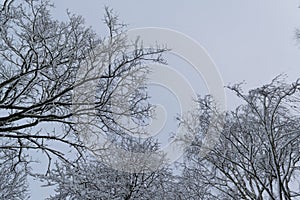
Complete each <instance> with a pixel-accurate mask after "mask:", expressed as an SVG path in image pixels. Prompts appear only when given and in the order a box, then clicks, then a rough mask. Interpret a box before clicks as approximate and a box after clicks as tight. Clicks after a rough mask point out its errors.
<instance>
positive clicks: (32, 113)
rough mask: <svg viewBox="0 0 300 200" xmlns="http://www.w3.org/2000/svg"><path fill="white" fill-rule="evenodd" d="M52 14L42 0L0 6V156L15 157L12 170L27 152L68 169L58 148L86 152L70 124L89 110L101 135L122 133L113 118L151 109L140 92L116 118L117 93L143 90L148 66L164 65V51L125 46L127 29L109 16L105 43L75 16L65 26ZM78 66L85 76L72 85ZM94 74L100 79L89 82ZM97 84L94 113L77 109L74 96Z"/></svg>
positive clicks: (14, 0) (137, 116)
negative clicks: (61, 162)
mask: <svg viewBox="0 0 300 200" xmlns="http://www.w3.org/2000/svg"><path fill="white" fill-rule="evenodd" d="M51 6H52V5H51V4H50V2H49V1H47V0H25V1H20V0H19V1H18V0H5V1H4V3H3V5H2V6H1V13H0V21H1V24H0V31H1V34H0V61H1V62H0V113H1V115H0V138H1V141H3V142H2V144H1V146H0V148H1V150H4V149H8V150H17V151H18V153H17V154H18V155H19V158H18V161H17V162H22V161H23V158H24V155H25V154H27V153H28V150H39V151H42V152H43V153H45V154H46V155H47V157H48V158H49V161H51V159H52V157H58V158H60V159H62V160H65V161H67V157H66V156H65V155H64V152H63V151H60V150H59V149H56V148H55V146H58V145H65V146H68V147H71V148H73V149H75V150H76V151H77V152H78V153H79V154H80V152H81V151H82V148H85V146H84V144H83V143H82V142H81V141H80V138H78V134H76V132H78V131H77V130H76V127H75V126H74V118H73V117H74V116H80V115H83V114H87V112H88V111H89V110H93V109H96V110H97V118H98V121H97V122H98V124H97V125H98V126H99V127H100V131H101V130H102V131H103V132H114V133H117V134H121V133H123V132H126V130H124V126H121V124H118V122H117V121H116V120H115V118H116V116H117V115H126V116H129V117H131V118H135V119H140V118H141V117H147V116H148V115H149V110H150V105H148V104H145V103H144V102H143V101H144V100H145V99H146V98H147V95H146V93H145V92H143V91H144V88H143V87H138V88H136V90H135V91H134V92H133V93H132V96H131V101H132V102H131V103H132V105H133V106H131V107H130V108H128V110H127V111H126V112H125V111H124V112H122V113H117V112H116V110H117V109H116V106H117V105H116V104H117V103H116V102H115V101H112V99H113V100H115V99H119V101H120V100H121V99H122V98H120V94H118V93H117V92H116V91H118V90H120V89H119V88H123V89H125V88H124V87H127V88H128V87H130V86H132V85H139V86H142V82H143V80H142V78H143V74H144V73H146V71H147V70H146V69H145V65H144V64H145V62H148V61H151V62H163V60H162V57H161V53H162V52H164V51H165V49H160V48H148V49H146V48H143V47H142V46H141V45H140V44H139V42H138V41H133V42H131V41H127V40H126V36H125V34H124V31H125V26H124V25H122V24H119V23H118V19H117V17H116V16H115V15H114V14H113V13H112V11H111V10H109V9H108V8H107V9H106V16H105V20H104V22H105V24H106V25H107V27H108V31H109V32H108V37H106V38H102V39H101V38H99V37H98V36H97V35H96V34H95V33H94V32H93V31H92V30H91V29H90V28H86V27H85V25H84V20H83V18H82V17H80V16H75V15H72V14H70V13H68V20H66V21H65V22H60V21H57V20H54V19H53V18H52V17H51V15H50V10H49V9H50V8H51ZM81 66H87V69H88V70H86V71H84V73H83V74H80V78H77V74H78V73H81V71H79V69H80V67H81ZM96 67H97V69H100V70H101V73H100V72H98V73H96V75H94V76H92V77H91V76H90V73H91V69H94V68H96ZM124 79H127V80H128V79H130V80H131V82H130V83H128V81H127V82H125V81H123V80H124ZM95 80H97V81H98V84H97V90H96V93H95V94H93V95H95V96H96V98H95V100H94V102H93V103H94V104H93V106H90V107H88V108H85V110H84V111H83V110H79V109H74V108H73V107H72V106H74V104H73V103H72V100H73V97H74V95H73V94H74V90H76V88H79V87H80V86H83V85H88V84H90V82H92V81H95ZM118 95H119V96H118ZM83 104H84V102H83ZM51 127H53V128H52V129H53V130H51ZM54 143H58V144H54Z"/></svg>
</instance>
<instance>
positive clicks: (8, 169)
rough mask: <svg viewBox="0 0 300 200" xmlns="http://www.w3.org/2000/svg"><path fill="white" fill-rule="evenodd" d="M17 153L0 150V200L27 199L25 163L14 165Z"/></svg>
mask: <svg viewBox="0 0 300 200" xmlns="http://www.w3.org/2000/svg"><path fill="white" fill-rule="evenodd" d="M18 156H19V155H18V154H17V152H14V151H10V150H7V149H1V148H0V199H3V200H4V199H15V200H26V199H28V198H29V191H28V184H27V179H26V177H27V168H26V163H21V164H19V165H18V166H16V165H15V162H14V161H15V160H16V159H17V158H18Z"/></svg>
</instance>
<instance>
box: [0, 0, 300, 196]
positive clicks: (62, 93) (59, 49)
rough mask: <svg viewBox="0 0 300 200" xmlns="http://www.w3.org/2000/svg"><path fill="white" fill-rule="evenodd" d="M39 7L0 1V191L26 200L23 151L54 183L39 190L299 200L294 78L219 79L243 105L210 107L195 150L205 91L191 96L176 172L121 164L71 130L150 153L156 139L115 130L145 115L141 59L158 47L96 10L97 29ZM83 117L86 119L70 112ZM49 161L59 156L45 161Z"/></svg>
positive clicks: (158, 58) (43, 4)
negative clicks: (104, 31)
mask: <svg viewBox="0 0 300 200" xmlns="http://www.w3.org/2000/svg"><path fill="white" fill-rule="evenodd" d="M51 7H52V5H51V4H50V2H49V1H47V0H4V2H3V4H2V5H1V7H0V139H1V140H0V179H1V180H0V197H1V198H3V199H26V198H28V191H27V183H26V175H27V174H28V170H29V167H28V163H29V161H30V159H31V158H32V156H28V155H30V153H31V152H32V151H39V152H42V153H43V154H44V155H46V157H47V158H48V160H49V165H48V170H47V172H48V173H47V174H46V175H40V176H38V177H39V178H40V179H41V180H43V181H46V182H47V184H46V185H47V186H50V185H56V186H57V187H56V194H53V195H52V196H51V197H50V199H180V200H182V199H189V200H190V199H195V200H196V199H197V200H198V199H223V200H225V199H253V200H254V199H256V200H258V199H259V200H262V199H274V200H275V199H280V200H289V199H297V198H300V182H299V179H297V177H299V175H300V174H299V172H300V171H299V170H300V162H299V160H300V152H299V149H300V117H299V111H300V108H299V106H300V104H299V101H300V96H299V93H300V80H297V81H296V82H294V83H292V84H286V83H285V82H284V80H282V79H281V78H282V77H277V78H275V79H274V80H273V81H272V82H271V83H270V84H267V85H264V86H262V87H260V88H257V89H253V90H250V91H249V93H247V94H246V93H244V92H243V91H242V89H241V87H240V85H234V86H231V87H228V88H229V89H230V90H232V91H234V92H235V93H236V95H237V97H239V98H240V99H241V100H242V101H243V103H242V104H241V105H240V106H238V107H237V108H236V110H234V111H230V112H226V113H225V114H224V113H222V114H221V115H222V116H225V123H223V122H222V124H224V127H223V128H222V129H215V131H216V132H217V134H215V135H220V137H219V138H217V140H218V143H217V145H216V146H215V147H214V148H213V149H209V152H210V153H209V154H207V155H206V156H205V157H203V155H202V154H201V149H203V146H205V144H203V138H204V137H205V135H206V133H207V129H208V128H209V127H211V116H212V114H214V115H215V113H216V109H215V107H214V106H213V104H212V99H211V98H209V97H207V98H204V99H199V101H198V103H199V109H198V110H196V111H195V113H193V114H192V115H191V116H192V118H189V119H188V121H185V119H182V121H181V124H180V125H183V126H188V130H189V131H190V133H187V136H190V135H192V136H193V138H194V141H193V142H192V145H191V146H190V147H189V148H188V149H187V152H186V155H185V157H184V162H183V163H181V164H179V165H180V166H181V169H182V173H180V174H177V175H175V174H174V173H172V169H171V168H170V167H169V166H165V167H162V168H159V169H155V170H152V171H149V170H148V169H146V168H143V166H140V167H141V168H140V170H139V172H133V173H130V172H125V171H122V170H116V169H112V168H110V167H109V166H107V165H105V164H104V163H102V162H100V161H99V160H95V158H94V157H91V156H90V155H89V154H88V153H87V152H86V151H85V150H86V149H89V150H91V148H90V146H87V143H86V142H83V138H84V137H86V135H83V134H82V132H87V133H93V131H95V132H96V133H97V134H103V135H105V136H107V137H108V138H110V139H111V141H112V142H113V143H115V144H117V145H118V146H119V147H120V148H123V149H125V150H126V151H128V152H136V151H137V152H156V151H157V149H158V144H157V143H156V142H154V141H152V140H140V139H132V138H128V137H127V136H126V135H127V133H131V134H132V133H134V134H138V133H139V132H141V131H142V130H141V129H140V128H139V127H141V125H144V123H145V121H147V119H149V117H151V105H150V104H149V103H148V102H147V99H148V96H147V91H146V87H145V85H144V82H145V80H146V76H147V73H148V68H147V67H146V64H147V63H148V62H160V63H164V60H163V58H162V54H163V53H164V52H165V51H166V49H165V48H160V47H155V48H144V47H143V46H142V45H141V42H140V41H138V40H136V41H128V40H127V38H126V34H125V30H126V26H125V25H123V24H120V23H119V21H118V18H117V17H116V16H115V15H114V14H113V13H112V11H111V10H109V9H108V8H106V9H105V12H106V15H105V18H104V23H105V24H106V26H107V27H108V36H107V37H103V38H100V37H98V36H97V34H96V33H95V32H93V31H92V30H91V29H90V28H86V26H85V24H84V20H83V18H82V17H80V16H76V15H72V14H70V13H67V15H68V19H67V20H66V21H58V20H55V19H53V18H52V17H51V14H50V9H51ZM87 88H88V89H90V88H92V89H91V90H88V91H86V90H87ZM91 91H92V92H91ZM90 115H93V118H92V123H91V121H89V120H87V121H85V120H82V119H85V117H86V116H90ZM124 117H125V118H126V119H130V120H131V121H132V122H134V123H135V124H136V127H128V126H126V125H127V124H126V123H125V124H124V123H123V122H124V121H123V120H122V119H123V118H124ZM221 118H222V117H220V119H221ZM78 119H79V120H78ZM217 119H218V118H217ZM82 135H83V136H84V137H82ZM87 137H91V138H93V137H92V135H88V136H87ZM62 146H64V147H65V149H66V148H68V150H69V149H71V151H73V153H74V154H75V155H76V156H75V157H76V161H75V162H70V159H71V158H73V157H74V156H71V157H69V156H67V155H66V151H65V149H64V148H62ZM63 149H64V150H63ZM53 158H56V159H58V160H59V161H61V162H57V164H56V165H55V166H52V165H51V160H52V159H53ZM30 173H31V172H30Z"/></svg>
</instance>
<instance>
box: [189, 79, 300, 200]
mask: <svg viewBox="0 0 300 200" xmlns="http://www.w3.org/2000/svg"><path fill="white" fill-rule="evenodd" d="M282 78H283V77H282V76H279V77H277V78H275V79H274V80H273V81H272V82H271V83H270V84H267V85H264V86H263V87H260V88H257V89H253V90H250V91H249V93H248V94H245V93H243V91H242V89H241V87H240V84H238V85H234V86H231V87H229V89H231V90H232V91H234V92H235V93H236V95H237V96H238V97H239V98H241V100H242V101H243V104H242V105H240V106H238V107H237V108H236V110H234V111H231V112H227V113H226V117H225V123H224V124H225V125H224V128H223V129H222V131H220V132H219V134H220V138H219V140H218V144H217V145H216V146H215V148H214V149H212V150H211V152H210V153H209V154H208V155H207V156H205V157H201V156H199V154H198V153H199V149H201V145H202V144H201V141H196V142H194V143H193V145H192V146H191V148H190V149H189V151H188V153H187V157H186V158H187V162H186V163H185V166H184V173H185V174H187V176H188V177H189V178H190V182H189V184H190V186H189V187H190V189H191V190H195V189H196V188H199V187H201V188H205V191H206V192H205V195H208V197H207V199H210V198H211V199H253V200H254V199H261V200H262V199H274V200H275V199H280V200H290V199H298V198H299V197H300V181H299V176H300V152H299V149H300V117H299V111H300V95H299V94H300V79H298V80H297V81H296V82H294V83H292V84H286V83H285V82H284V81H283V80H282ZM199 102H201V103H202V105H205V107H206V108H207V109H206V110H208V111H209V110H213V109H212V108H211V107H210V106H209V105H210V103H209V101H207V100H201V101H199ZM203 102H207V103H206V104H203ZM198 113H199V114H198V115H195V116H197V119H196V118H195V120H198V121H199V122H200V123H199V124H198V126H201V127H207V123H209V121H207V120H205V119H208V118H203V117H201V116H203V113H204V112H203V109H202V110H199V111H198ZM196 128H198V130H199V127H194V129H196ZM202 134H203V133H202ZM197 152H198V153H197ZM195 191H196V190H195ZM201 195H202V196H201ZM203 195H204V194H203V193H202V194H199V196H198V197H199V198H203V197H204V196H203Z"/></svg>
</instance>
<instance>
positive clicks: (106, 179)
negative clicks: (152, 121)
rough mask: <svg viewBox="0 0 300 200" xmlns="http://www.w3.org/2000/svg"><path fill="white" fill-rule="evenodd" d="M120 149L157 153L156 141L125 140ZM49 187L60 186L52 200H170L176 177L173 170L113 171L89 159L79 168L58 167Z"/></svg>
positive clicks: (53, 173)
mask: <svg viewBox="0 0 300 200" xmlns="http://www.w3.org/2000/svg"><path fill="white" fill-rule="evenodd" d="M119 144H120V147H123V148H124V149H127V150H129V151H139V152H140V151H151V152H153V151H156V150H157V148H158V146H157V145H158V144H157V143H155V142H153V141H152V140H149V139H148V140H144V141H142V140H140V139H133V138H128V137H126V138H122V139H121V140H120V142H119ZM41 178H43V179H44V181H46V182H47V183H46V185H51V186H53V185H56V186H57V188H56V194H55V195H52V197H51V198H49V199H122V200H129V199H159V200H160V199H170V198H172V192H171V191H172V187H173V182H172V181H173V175H172V172H171V170H170V169H169V168H167V167H165V168H162V169H159V170H155V171H152V172H149V170H148V169H147V168H146V169H143V166H140V171H139V172H137V173H130V172H124V171H119V170H115V169H112V168H110V167H109V166H107V165H105V164H103V163H102V162H100V161H99V160H90V159H85V160H81V161H80V162H77V165H76V167H72V166H70V165H56V168H55V169H53V170H52V171H51V173H50V174H49V175H47V176H41Z"/></svg>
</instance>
